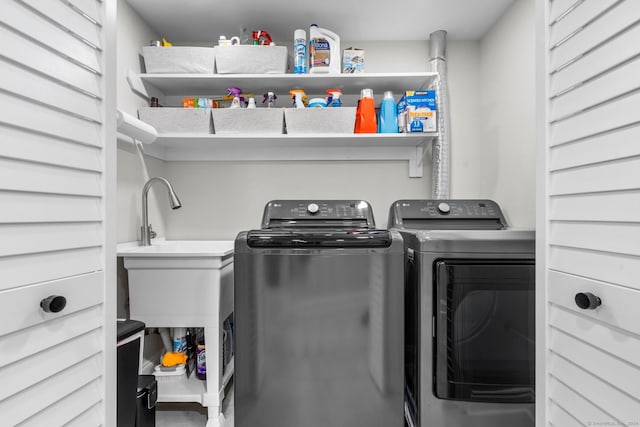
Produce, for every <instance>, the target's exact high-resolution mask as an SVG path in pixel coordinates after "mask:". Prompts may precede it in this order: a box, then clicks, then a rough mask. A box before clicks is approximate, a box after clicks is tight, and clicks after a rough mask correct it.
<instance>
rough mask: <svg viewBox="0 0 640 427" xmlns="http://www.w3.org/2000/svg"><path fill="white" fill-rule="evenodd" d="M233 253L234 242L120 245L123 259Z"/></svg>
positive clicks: (176, 241) (160, 242)
mask: <svg viewBox="0 0 640 427" xmlns="http://www.w3.org/2000/svg"><path fill="white" fill-rule="evenodd" d="M232 253H233V240H159V241H154V242H153V244H152V245H151V246H136V245H134V244H123V245H118V256H122V257H149V256H152V257H154V256H158V257H190V256H214V257H225V256H227V255H230V254H232Z"/></svg>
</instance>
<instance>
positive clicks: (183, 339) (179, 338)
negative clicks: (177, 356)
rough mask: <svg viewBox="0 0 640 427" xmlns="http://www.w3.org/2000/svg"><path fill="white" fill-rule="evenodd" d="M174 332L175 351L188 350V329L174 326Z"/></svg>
mask: <svg viewBox="0 0 640 427" xmlns="http://www.w3.org/2000/svg"><path fill="white" fill-rule="evenodd" d="M171 332H172V333H173V352H174V353H186V352H187V331H186V329H185V328H172V331H171Z"/></svg>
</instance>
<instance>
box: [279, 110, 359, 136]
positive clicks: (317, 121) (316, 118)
mask: <svg viewBox="0 0 640 427" xmlns="http://www.w3.org/2000/svg"><path fill="white" fill-rule="evenodd" d="M284 121H285V125H286V129H287V133H288V134H294V135H297V134H308V133H353V128H354V126H355V122H356V107H336V108H332V107H329V108H285V109H284Z"/></svg>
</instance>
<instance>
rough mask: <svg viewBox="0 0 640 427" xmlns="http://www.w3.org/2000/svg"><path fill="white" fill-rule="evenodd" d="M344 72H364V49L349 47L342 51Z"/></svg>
mask: <svg viewBox="0 0 640 427" xmlns="http://www.w3.org/2000/svg"><path fill="white" fill-rule="evenodd" d="M342 72H343V73H344V74H353V73H364V49H358V48H357V47H348V48H346V49H345V50H343V51H342Z"/></svg>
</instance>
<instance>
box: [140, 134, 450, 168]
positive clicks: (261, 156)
mask: <svg viewBox="0 0 640 427" xmlns="http://www.w3.org/2000/svg"><path fill="white" fill-rule="evenodd" d="M437 135H438V134H437V133H435V132H434V133H423V134H347V135H336V134H308V135H286V134H285V135H264V136H260V135H246V134H245V135H241V134H239V135H215V134H212V135H196V134H182V133H171V134H167V133H165V134H160V135H159V137H158V139H157V140H156V141H155V143H154V144H153V145H150V146H147V147H145V151H146V152H147V154H149V155H152V156H154V157H158V158H160V159H163V160H167V161H171V160H174V161H193V160H201V161H202V160H205V161H264V160H330V161H338V160H406V161H408V163H409V176H410V177H422V173H423V171H422V163H423V158H424V154H425V152H426V150H427V146H428V143H429V142H431V141H432V140H433V139H434V138H436V137H437Z"/></svg>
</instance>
